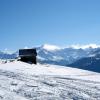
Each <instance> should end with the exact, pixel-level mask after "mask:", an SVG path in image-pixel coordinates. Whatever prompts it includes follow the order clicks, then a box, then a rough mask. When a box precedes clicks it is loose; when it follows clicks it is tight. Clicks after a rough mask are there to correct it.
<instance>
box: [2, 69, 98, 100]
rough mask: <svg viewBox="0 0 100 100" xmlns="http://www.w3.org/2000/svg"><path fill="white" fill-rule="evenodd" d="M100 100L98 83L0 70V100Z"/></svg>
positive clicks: (67, 77) (66, 77) (65, 77)
mask: <svg viewBox="0 0 100 100" xmlns="http://www.w3.org/2000/svg"><path fill="white" fill-rule="evenodd" d="M18 99H19V100H100V82H95V81H89V80H82V79H75V78H70V77H69V76H56V75H29V74H24V73H16V72H10V71H4V70H0V100H18Z"/></svg>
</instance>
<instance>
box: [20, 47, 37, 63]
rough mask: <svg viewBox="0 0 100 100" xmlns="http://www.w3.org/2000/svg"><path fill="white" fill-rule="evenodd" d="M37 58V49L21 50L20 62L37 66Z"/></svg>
mask: <svg viewBox="0 0 100 100" xmlns="http://www.w3.org/2000/svg"><path fill="white" fill-rule="evenodd" d="M36 56H37V52H36V49H20V50H19V57H20V60H21V61H23V62H28V63H34V64H37V61H36Z"/></svg>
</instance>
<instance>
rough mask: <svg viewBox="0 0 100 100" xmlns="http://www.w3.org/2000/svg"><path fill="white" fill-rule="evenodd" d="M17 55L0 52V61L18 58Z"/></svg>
mask: <svg viewBox="0 0 100 100" xmlns="http://www.w3.org/2000/svg"><path fill="white" fill-rule="evenodd" d="M17 55H18V54H17V53H12V54H9V53H5V52H1V51H0V59H15V58H16V57H17Z"/></svg>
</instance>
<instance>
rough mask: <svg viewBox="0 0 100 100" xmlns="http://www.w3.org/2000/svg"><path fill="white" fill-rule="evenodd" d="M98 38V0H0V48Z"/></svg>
mask: <svg viewBox="0 0 100 100" xmlns="http://www.w3.org/2000/svg"><path fill="white" fill-rule="evenodd" d="M99 40H100V0H0V50H4V49H5V48H8V49H11V50H16V49H18V48H23V47H25V46H28V47H34V46H37V45H42V44H45V43H47V44H55V45H59V46H66V45H70V44H89V43H96V44H99Z"/></svg>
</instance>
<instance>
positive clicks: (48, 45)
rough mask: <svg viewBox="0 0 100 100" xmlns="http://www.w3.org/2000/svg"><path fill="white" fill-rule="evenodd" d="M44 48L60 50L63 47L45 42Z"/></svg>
mask: <svg viewBox="0 0 100 100" xmlns="http://www.w3.org/2000/svg"><path fill="white" fill-rule="evenodd" d="M42 48H43V49H46V50H48V51H55V50H60V49H61V48H60V47H58V46H55V45H50V44H44V45H42Z"/></svg>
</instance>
